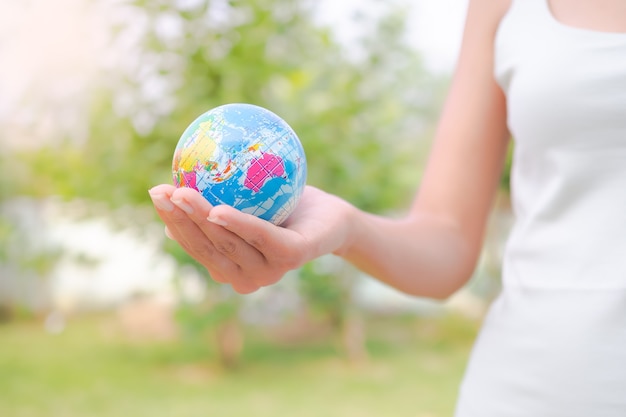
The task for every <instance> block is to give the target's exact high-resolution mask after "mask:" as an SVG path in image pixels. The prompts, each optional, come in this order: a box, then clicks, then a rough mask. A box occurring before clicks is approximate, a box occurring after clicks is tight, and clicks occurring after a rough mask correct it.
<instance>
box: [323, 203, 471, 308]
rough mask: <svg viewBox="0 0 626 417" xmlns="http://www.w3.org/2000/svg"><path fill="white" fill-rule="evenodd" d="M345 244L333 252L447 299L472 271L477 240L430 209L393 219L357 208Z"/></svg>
mask: <svg viewBox="0 0 626 417" xmlns="http://www.w3.org/2000/svg"><path fill="white" fill-rule="evenodd" d="M349 223H350V226H349V228H348V229H349V232H348V238H347V240H346V244H345V245H344V246H343V247H342V248H341V249H340V250H338V251H336V252H335V253H336V254H337V255H339V256H341V257H343V258H344V259H346V260H347V261H349V262H350V263H352V264H354V265H355V266H356V267H358V268H359V269H361V270H362V271H363V272H365V273H367V274H369V275H371V276H373V277H375V278H377V279H379V280H380V281H382V282H385V283H387V284H389V285H390V286H392V287H395V288H397V289H399V290H401V291H403V292H405V293H408V294H413V295H418V296H424V297H432V298H437V299H443V298H446V297H448V296H449V295H451V294H452V293H453V292H454V291H456V290H457V289H459V288H460V287H461V286H463V285H464V284H465V283H466V282H467V281H468V279H469V278H470V277H471V275H472V272H473V270H474V267H475V264H476V260H477V256H478V252H479V246H480V245H479V243H478V242H470V241H469V239H467V237H466V236H464V235H463V233H462V232H461V229H460V228H459V227H457V226H456V225H455V223H454V222H453V221H450V220H448V219H444V218H438V217H436V216H434V215H430V214H426V213H418V214H412V215H411V216H410V217H406V218H402V219H389V218H384V217H379V216H374V215H371V214H367V213H364V212H360V211H358V212H356V213H355V214H354V215H353V216H352V217H351V219H350V220H349Z"/></svg>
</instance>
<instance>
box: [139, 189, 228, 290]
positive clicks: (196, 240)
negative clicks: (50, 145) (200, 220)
mask: <svg viewBox="0 0 626 417" xmlns="http://www.w3.org/2000/svg"><path fill="white" fill-rule="evenodd" d="M175 191H176V188H175V187H173V186H166V185H163V186H157V187H154V188H153V189H151V190H150V197H151V199H152V201H153V203H154V206H155V208H156V210H157V213H158V214H159V217H161V220H163V222H164V223H165V224H166V227H167V233H168V236H169V237H170V238H173V239H174V240H176V241H177V242H178V243H179V244H180V245H181V246H182V247H183V249H185V251H186V252H187V253H189V255H191V256H192V257H193V258H194V259H195V260H196V261H198V262H199V263H200V264H202V265H203V266H204V267H205V268H206V269H207V270H208V271H209V272H210V273H211V275H212V276H213V275H215V276H220V277H228V276H230V275H233V274H234V271H236V269H237V268H236V265H234V264H233V262H232V261H231V260H230V259H228V258H227V257H226V256H224V255H222V254H221V253H220V252H219V251H217V250H216V249H215V248H214V247H213V244H212V243H211V241H210V240H209V239H208V238H207V237H206V236H205V235H204V233H203V232H202V231H201V230H200V229H199V228H198V226H197V225H196V224H195V222H194V221H193V220H191V219H190V218H189V216H188V215H187V214H186V212H185V211H184V210H183V209H181V208H179V207H178V206H176V205H175V204H174V203H173V202H172V201H171V197H172V195H173V193H174V192H175ZM191 191H193V190H191ZM205 204H206V205H208V206H209V207H208V208H209V209H210V204H209V203H208V202H206V201H205ZM205 209H206V207H205ZM216 272H217V273H216ZM218 279H219V278H218ZM220 281H223V280H221V279H220Z"/></svg>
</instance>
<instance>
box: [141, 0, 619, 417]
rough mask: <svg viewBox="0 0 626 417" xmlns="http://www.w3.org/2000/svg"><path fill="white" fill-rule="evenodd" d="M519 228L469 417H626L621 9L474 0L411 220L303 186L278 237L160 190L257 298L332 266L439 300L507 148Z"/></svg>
mask: <svg viewBox="0 0 626 417" xmlns="http://www.w3.org/2000/svg"><path fill="white" fill-rule="evenodd" d="M510 136H513V137H514V138H515V140H516V147H515V154H514V163H513V168H512V193H513V194H512V198H513V207H514V211H515V214H516V224H515V227H514V229H513V231H512V233H511V236H510V238H509V241H508V244H507V249H506V254H505V259H504V263H503V290H502V293H501V294H500V296H499V297H498V299H497V300H496V301H495V302H494V304H493V305H492V307H491V309H490V312H489V314H488V316H487V317H486V319H485V323H484V325H483V329H482V331H481V333H480V335H479V338H478V341H477V343H476V346H475V348H474V351H473V353H472V356H471V359H470V363H469V366H468V369H467V373H466V375H465V378H464V381H463V384H462V387H461V393H460V398H459V402H458V406H457V417H470V416H479V417H490V416H497V417H507V416H532V417H541V416H546V417H548V416H549V417H557V416H567V417H572V416H584V417H589V416H594V417H595V416H607V417H608V416H620V417H621V416H626V2H624V1H623V0H593V1H592V0H577V1H574V0H471V1H470V5H469V8H468V15H467V21H466V27H465V33H464V38H463V44H462V48H461V53H460V56H459V60H458V65H457V69H456V71H455V75H454V78H453V82H452V84H451V88H450V91H449V96H448V99H447V101H446V105H445V107H444V109H443V112H442V114H441V118H440V121H439V128H438V130H437V133H436V136H435V142H434V147H433V150H432V153H431V155H430V158H429V162H428V165H427V169H426V173H425V176H424V179H423V181H422V183H421V184H420V187H419V190H418V192H417V195H416V198H415V200H414V203H413V204H412V206H411V208H410V211H409V213H408V214H407V215H406V217H404V218H402V219H390V218H384V217H380V216H375V215H371V214H368V213H365V212H363V211H360V210H358V209H357V208H355V207H353V206H351V205H350V204H348V203H346V202H345V201H343V200H341V199H340V198H338V197H336V196H332V195H329V194H327V193H324V192H323V191H321V190H318V189H315V188H312V187H308V188H307V189H306V191H305V193H304V195H303V197H302V200H301V203H300V205H299V206H298V208H297V210H296V212H294V214H293V215H292V216H291V217H290V218H289V219H288V221H287V223H286V224H285V225H283V227H275V226H272V225H271V224H269V223H267V222H264V221H262V220H259V219H257V218H255V217H253V216H249V215H245V214H242V213H240V212H238V211H236V210H234V209H232V208H230V207H226V206H217V207H211V206H210V205H209V204H208V203H207V202H206V201H205V200H204V199H203V198H202V197H201V196H200V195H199V194H198V193H196V192H195V191H193V190H190V189H174V187H172V186H169V185H159V186H157V187H154V188H153V189H152V190H150V194H151V197H152V199H153V202H154V204H155V207H156V209H157V211H158V213H159V215H160V216H161V218H162V219H163V221H164V222H165V224H166V226H167V228H166V233H167V234H168V236H170V237H171V238H173V239H175V240H176V241H178V242H179V243H180V244H181V245H182V247H183V248H185V250H186V251H187V252H189V253H190V254H191V255H192V256H194V258H195V259H197V260H198V262H200V263H202V264H203V265H204V266H205V267H206V268H207V269H208V270H209V271H210V273H211V276H213V277H214V279H216V280H217V281H220V282H223V283H228V284H230V285H232V287H233V288H234V289H235V290H236V291H238V292H240V293H249V292H252V291H255V290H257V289H258V288H260V287H262V286H266V285H270V284H272V283H274V282H276V281H277V280H279V279H280V278H281V277H282V276H283V274H284V273H285V272H286V271H288V270H290V269H294V268H297V267H299V266H301V265H302V264H303V263H305V262H307V261H309V260H311V259H314V258H316V257H318V256H321V255H323V254H326V253H335V254H337V255H339V256H342V257H343V258H345V259H346V260H348V261H349V262H351V263H353V264H354V265H356V266H357V267H358V268H360V269H362V270H363V271H364V272H366V273H367V274H369V275H371V276H374V277H376V278H378V279H380V280H381V281H383V282H386V283H387V284H389V285H391V286H393V287H395V288H397V289H399V290H401V291H404V292H406V293H409V294H415V295H419V296H426V297H433V298H438V299H444V298H446V297H448V296H449V295H450V294H452V293H453V292H455V291H456V290H458V289H459V288H460V287H462V286H463V285H464V284H465V283H466V282H467V280H468V279H469V278H470V276H471V274H472V272H473V270H474V267H475V265H476V261H477V258H478V256H479V253H480V251H481V245H482V241H483V234H484V230H485V224H486V221H487V218H488V215H489V212H490V209H491V205H492V201H493V199H494V195H495V192H496V189H497V185H498V180H499V176H500V173H501V170H502V166H503V162H504V159H505V154H506V149H507V145H508V140H509V137H510Z"/></svg>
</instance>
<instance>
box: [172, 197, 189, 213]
mask: <svg viewBox="0 0 626 417" xmlns="http://www.w3.org/2000/svg"><path fill="white" fill-rule="evenodd" d="M172 203H174V204H176V206H177V207H178V208H180V209H181V210H182V211H184V212H185V213H187V214H193V208H192V207H191V206H190V205H189V203H188V202H186V201H185V200H183V199H181V198H177V199H174V200H172Z"/></svg>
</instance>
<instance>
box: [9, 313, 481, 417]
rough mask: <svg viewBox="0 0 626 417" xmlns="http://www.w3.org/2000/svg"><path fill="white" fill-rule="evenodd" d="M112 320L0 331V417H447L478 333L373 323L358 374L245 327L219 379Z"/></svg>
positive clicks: (196, 360) (205, 361)
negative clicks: (237, 360)
mask: <svg viewBox="0 0 626 417" xmlns="http://www.w3.org/2000/svg"><path fill="white" fill-rule="evenodd" d="M112 320H113V319H112V318H111V317H95V318H94V317H89V318H78V319H74V320H72V321H70V322H69V325H68V327H67V329H66V330H65V331H64V332H63V333H61V334H57V335H51V334H47V333H45V332H44V331H43V326H42V325H41V323H38V322H17V323H12V324H7V325H2V326H0V416H3V417H76V416H85V417H87V416H89V417H105V416H106V417H122V416H124V417H126V416H128V417H131V416H132V417H143V416H145V417H159V416H185V417H193V416H220V417H230V416H232V417H247V416H255V417H279V416H289V417H334V416H336V417H339V416H341V417H349V416H350V417H352V416H354V417H370V416H372V417H373V416H376V417H379V416H389V417H404V416H406V417H408V416H411V417H427V416H429V417H435V416H437V417H446V416H451V415H452V412H453V409H454V402H455V398H456V394H457V389H458V384H459V381H460V379H461V376H462V373H463V370H464V367H465V363H466V360H467V356H468V353H469V349H470V348H471V344H472V342H473V340H474V337H475V334H476V328H477V324H476V323H474V322H471V321H467V320H465V319H462V318H460V317H456V316H450V317H442V318H441V317H440V318H419V319H417V318H402V319H399V318H393V319H390V318H376V319H372V320H370V321H369V322H368V337H369V340H368V351H369V353H370V357H369V360H367V361H366V362H364V363H360V364H350V363H348V362H347V361H346V360H344V359H343V358H342V357H341V354H340V353H338V350H337V349H336V348H335V344H334V343H332V341H325V342H319V343H315V344H311V343H310V344H305V345H301V346H297V347H294V346H285V345H279V344H276V343H273V342H272V341H271V340H268V339H267V338H265V337H262V335H261V334H260V332H259V329H249V334H248V335H247V339H246V348H245V350H244V354H243V355H244V357H243V364H242V366H240V367H239V368H238V369H237V370H235V371H226V370H224V369H222V368H220V367H219V366H218V365H216V363H215V359H214V355H213V353H212V349H211V346H210V344H209V343H208V342H202V341H199V340H181V341H177V342H167V343H165V342H160V343H135V342H133V343H131V342H129V341H128V340H126V339H124V338H123V337H122V336H121V335H120V334H118V333H117V332H115V331H112V330H111V329H112V326H111V322H112Z"/></svg>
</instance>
